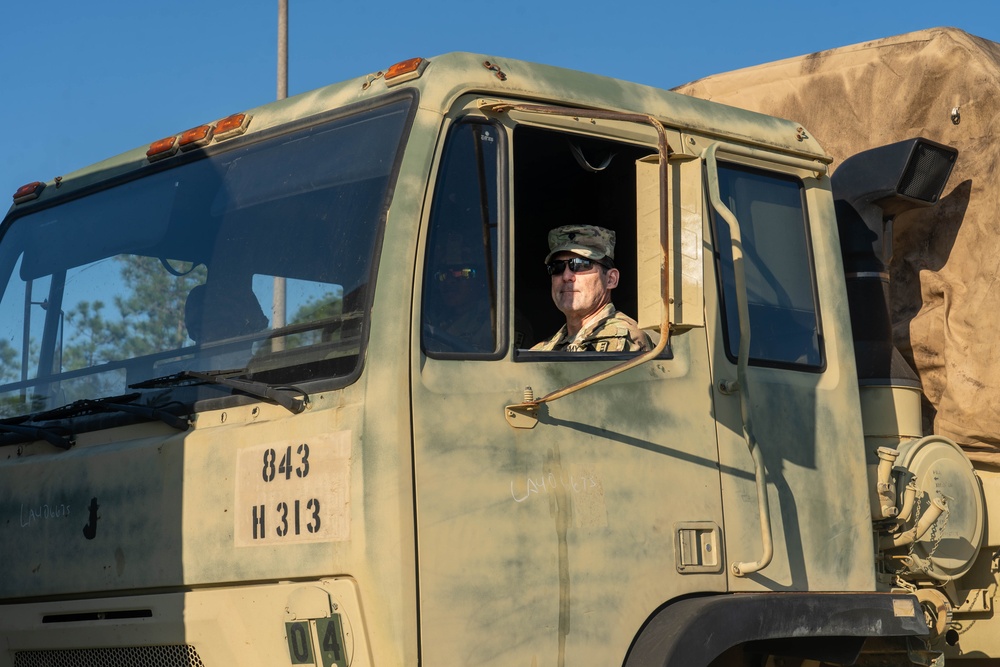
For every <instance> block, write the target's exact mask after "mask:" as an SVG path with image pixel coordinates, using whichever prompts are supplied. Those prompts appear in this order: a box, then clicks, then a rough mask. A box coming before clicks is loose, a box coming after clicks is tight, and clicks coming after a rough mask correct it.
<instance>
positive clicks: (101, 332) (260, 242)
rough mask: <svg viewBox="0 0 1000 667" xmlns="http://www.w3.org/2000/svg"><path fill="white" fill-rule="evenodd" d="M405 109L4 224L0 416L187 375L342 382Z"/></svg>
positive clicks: (362, 315) (162, 174)
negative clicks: (231, 372)
mask: <svg viewBox="0 0 1000 667" xmlns="http://www.w3.org/2000/svg"><path fill="white" fill-rule="evenodd" d="M408 107H409V102H408V101H401V102H395V103H393V104H389V105H386V106H382V107H379V108H377V109H370V110H367V111H364V112H361V113H356V114H353V115H349V116H346V117H342V118H339V119H336V120H333V121H330V122H326V123H323V124H318V125H314V126H311V127H307V128H305V129H300V130H297V131H295V132H292V133H288V134H283V135H281V136H277V137H274V138H271V139H268V140H266V141H258V142H255V143H248V142H244V143H242V144H238V145H237V144H234V145H235V148H233V149H232V150H229V151H226V152H224V153H217V154H215V155H212V156H210V157H206V158H204V159H200V160H197V161H189V162H185V163H183V164H180V165H179V166H176V167H173V168H169V169H166V170H163V171H158V172H155V173H151V174H149V175H147V176H145V177H143V178H139V179H136V180H132V181H129V182H126V183H123V184H120V185H117V186H115V187H112V188H109V189H106V190H101V191H99V192H95V193H94V194H90V195H88V196H85V197H82V198H78V199H74V200H71V201H67V202H65V203H63V204H60V205H57V206H53V207H50V208H47V209H43V210H40V211H38V212H35V213H32V214H29V215H24V216H23V217H20V218H17V219H15V220H13V221H12V222H11V223H10V224H9V226H8V228H7V229H6V232H5V233H4V235H3V236H2V239H0V287H2V289H3V292H2V297H0V417H16V416H19V415H25V414H29V413H33V412H38V411H40V410H46V409H51V408H54V407H58V406H61V405H66V404H68V403H71V402H73V401H77V400H80V399H90V398H98V397H104V396H114V395H116V394H122V393H124V392H126V391H128V386H129V385H133V384H136V383H138V382H142V381H144V380H148V379H150V378H157V377H162V376H166V375H170V374H173V373H178V372H181V371H192V370H193V371H212V370H223V369H241V368H246V369H248V373H249V375H251V376H256V377H258V378H261V379H264V380H265V381H272V382H280V383H291V382H302V381H305V380H310V379H318V378H331V377H348V376H352V375H353V374H354V373H355V371H356V370H357V369H358V366H359V365H360V363H361V348H362V343H363V340H362V332H364V331H367V327H366V317H367V312H368V310H369V309H368V304H369V299H370V296H371V293H372V287H373V285H372V284H371V283H372V280H373V275H372V272H373V266H372V262H373V260H372V258H373V256H374V255H375V250H376V248H375V245H376V243H377V240H378V238H379V231H380V229H381V224H382V219H383V218H384V215H385V212H386V211H387V209H388V196H389V193H390V191H391V176H392V175H393V173H394V165H395V164H396V161H397V157H398V154H399V153H400V148H401V145H402V137H403V132H404V128H405V127H406V121H407V117H408Z"/></svg>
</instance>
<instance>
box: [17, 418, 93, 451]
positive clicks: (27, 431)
mask: <svg viewBox="0 0 1000 667" xmlns="http://www.w3.org/2000/svg"><path fill="white" fill-rule="evenodd" d="M0 431H4V432H6V433H17V434H19V435H26V436H28V437H30V438H34V439H35V440H44V441H45V442H47V443H49V444H51V445H53V446H55V447H58V448H59V449H69V448H70V447H72V446H73V445H75V444H76V439H75V438H74V437H73V436H72V435H68V436H63V435H59V434H58V433H56V432H55V431H52V430H49V429H45V428H39V427H37V426H23V425H21V424H6V423H4V422H0Z"/></svg>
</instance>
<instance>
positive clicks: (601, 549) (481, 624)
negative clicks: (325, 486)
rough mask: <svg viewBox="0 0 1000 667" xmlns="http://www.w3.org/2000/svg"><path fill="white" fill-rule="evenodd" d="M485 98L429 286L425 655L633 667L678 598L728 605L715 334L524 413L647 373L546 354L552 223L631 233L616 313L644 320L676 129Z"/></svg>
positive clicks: (422, 523)
mask: <svg viewBox="0 0 1000 667" xmlns="http://www.w3.org/2000/svg"><path fill="white" fill-rule="evenodd" d="M473 103H474V100H470V104H469V106H468V107H467V108H466V109H463V110H461V111H460V112H457V113H455V114H453V117H452V118H451V119H449V121H448V123H447V130H446V132H445V135H444V140H443V145H442V146H441V147H440V149H439V157H438V160H437V169H436V177H435V180H434V183H433V185H432V187H431V188H430V192H429V193H428V196H429V202H428V205H427V206H426V207H425V211H426V213H425V220H424V227H425V229H424V232H423V233H422V235H421V237H422V243H421V247H420V249H419V252H418V269H417V275H416V280H415V282H416V284H417V288H416V289H415V290H414V293H415V296H414V309H413V311H414V316H413V325H412V327H413V328H412V331H413V339H412V343H411V351H410V354H411V359H412V362H411V364H412V365H411V368H412V402H413V405H412V414H413V434H414V436H413V437H414V443H413V447H414V456H413V460H414V474H415V493H416V499H415V504H416V528H417V543H418V554H417V556H418V558H417V560H418V582H419V618H420V633H421V652H422V656H421V659H422V662H423V663H424V664H429V665H468V664H481V665H512V664H519V665H535V664H538V665H567V664H569V665H572V664H620V663H621V661H622V660H623V658H624V656H625V654H626V652H627V650H628V648H629V645H630V643H631V641H632V639H633V637H634V636H635V634H636V633H637V632H638V630H639V629H640V627H641V625H642V624H643V622H644V621H645V620H646V618H648V616H649V615H650V614H651V613H652V612H653V611H654V610H655V609H656V608H657V607H659V606H660V605H662V604H663V603H664V602H665V601H668V600H670V599H672V598H674V597H676V596H679V595H683V594H685V593H690V592H694V591H721V590H724V589H725V585H726V582H725V574H724V573H723V572H724V554H723V553H721V551H720V549H721V546H722V539H721V534H722V530H723V524H722V512H721V490H720V481H719V470H718V450H717V442H716V434H715V426H714V419H713V417H712V405H711V391H710V388H709V386H708V383H709V381H710V378H711V376H710V370H709V364H708V348H707V342H706V338H705V331H704V329H703V328H696V329H692V330H690V331H688V332H686V333H685V334H682V335H678V336H676V337H675V338H674V339H672V343H671V346H670V348H669V349H668V351H667V352H666V353H664V354H663V355H661V357H659V358H657V359H654V360H653V361H651V362H649V363H647V364H644V365H642V366H639V367H637V368H635V369H633V370H629V371H626V372H624V373H622V374H620V375H617V376H615V377H613V378H611V379H608V380H605V381H603V382H600V383H598V384H597V385H594V386H592V387H589V388H587V389H584V390H581V391H579V392H576V393H574V394H572V395H570V396H567V397H564V398H562V399H560V400H558V401H555V402H553V403H551V404H550V405H547V406H546V407H543V409H542V410H541V412H540V414H539V419H538V424H537V426H535V427H534V428H531V429H518V428H513V427H512V426H511V425H510V424H508V422H507V420H506V419H505V417H504V407H505V406H506V405H510V404H512V403H519V402H521V401H522V399H523V395H524V393H525V392H526V391H527V390H526V387H531V391H533V392H535V394H537V395H541V394H543V393H547V392H549V391H552V390H555V389H558V388H561V387H564V386H566V385H567V384H570V383H572V382H575V381H577V380H580V379H583V378H586V377H589V376H591V375H593V374H594V373H596V372H597V371H600V370H604V369H606V368H608V367H610V366H612V365H614V364H616V363H621V362H622V361H623V360H626V359H628V358H629V355H628V354H622V353H598V352H576V353H551V352H538V351H532V350H530V349H529V348H530V346H531V345H532V344H533V343H534V342H537V341H540V340H544V339H546V338H548V337H549V336H550V335H551V334H552V333H554V332H555V330H556V329H557V328H558V327H559V326H560V325H561V323H562V322H561V321H560V318H561V315H560V313H559V312H558V311H557V310H556V309H555V307H554V305H553V304H552V301H551V297H550V284H551V279H550V277H549V276H548V275H547V274H546V271H545V266H544V258H545V256H546V254H547V253H548V247H547V243H546V237H547V234H548V231H549V230H550V229H551V228H553V227H556V226H559V225H562V224H568V223H572V222H586V223H588V224H598V225H601V226H605V227H607V228H610V229H613V230H614V231H616V232H617V236H618V243H617V249H616V263H617V266H618V267H619V268H620V271H621V273H622V275H623V280H622V283H623V284H622V286H621V287H620V288H619V289H618V290H616V292H615V295H614V299H615V303H616V305H617V306H618V308H619V309H620V310H622V311H625V312H628V311H632V312H633V313H634V312H635V308H636V305H637V301H638V299H639V294H638V291H639V288H638V287H637V281H636V279H635V276H636V273H637V267H636V260H635V256H636V252H637V243H636V215H637V214H636V176H635V173H636V164H635V163H636V161H637V160H640V159H642V158H644V157H646V156H648V155H650V154H651V153H655V152H656V138H655V134H654V133H653V132H652V131H648V132H647V131H646V130H645V129H642V128H640V129H637V128H636V126H635V125H632V124H627V123H603V124H592V123H589V122H587V123H584V122H579V121H568V120H567V121H565V122H563V121H555V120H552V121H548V123H549V124H548V125H546V126H542V125H540V124H539V123H540V121H538V120H537V119H530V118H521V117H518V116H517V115H515V114H513V113H512V114H503V115H499V116H497V115H493V116H484V115H482V114H480V113H477V111H476V110H475V107H474V106H473ZM584 128H586V130H584Z"/></svg>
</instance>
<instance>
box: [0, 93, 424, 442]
mask: <svg viewBox="0 0 1000 667" xmlns="http://www.w3.org/2000/svg"><path fill="white" fill-rule="evenodd" d="M401 102H402V103H405V108H403V109H402V111H403V114H404V117H403V120H402V124H401V127H400V135H399V142H398V145H397V146H396V147H395V152H394V154H393V156H392V163H391V164H390V165H388V170H387V177H386V178H387V181H386V185H385V191H384V195H383V197H382V200H381V202H380V203H379V204H378V206H377V208H376V209H375V210H376V211H377V218H376V219H375V220H374V225H375V226H374V229H373V230H372V234H371V239H372V248H371V256H370V261H369V265H368V272H367V288H366V290H365V294H364V296H363V298H362V299H361V300H360V302H359V305H360V307H361V308H362V309H363V311H362V312H364V313H371V312H372V304H373V300H374V296H375V289H376V279H377V275H378V271H379V266H380V258H381V253H382V246H383V242H384V237H385V226H386V221H387V217H388V211H389V210H390V208H391V202H392V200H393V197H394V194H395V189H396V186H397V182H398V178H399V174H400V170H401V164H402V160H403V158H404V155H405V152H406V147H407V145H408V142H409V138H410V133H411V131H412V129H413V123H414V119H415V116H416V113H417V110H418V108H419V99H418V94H417V91H416V90H415V89H402V90H398V91H393V92H392V93H390V94H387V95H383V96H379V97H378V98H375V99H372V100H367V101H363V102H360V103H356V104H350V105H347V106H344V107H340V108H337V109H332V110H329V111H325V112H321V113H318V114H314V115H311V116H308V117H305V118H300V119H296V120H293V121H290V122H287V123H283V124H280V125H276V126H274V127H269V128H266V129H264V130H262V131H259V132H255V133H252V134H248V135H244V136H241V137H235V138H232V139H228V140H226V141H225V142H222V143H219V144H210V145H208V146H206V147H202V148H198V149H195V150H192V151H190V152H187V153H181V154H178V155H176V156H174V157H172V158H170V159H166V160H160V161H156V162H153V163H148V164H143V165H141V166H138V167H136V168H134V169H131V170H130V171H128V172H127V173H122V174H116V175H114V176H111V177H109V178H107V179H105V180H101V181H99V182H95V183H91V184H87V185H84V186H82V187H79V188H78V189H72V190H70V189H68V188H67V191H65V192H63V193H57V194H56V195H55V196H52V197H51V198H45V199H43V200H42V201H38V202H31V203H28V204H26V205H24V204H22V205H17V206H14V207H13V208H12V209H11V210H10V211H9V212H8V214H7V215H6V217H5V218H4V219H3V220H2V221H0V243H3V241H4V239H5V238H7V236H8V234H9V232H10V230H11V228H12V226H13V225H14V224H15V223H16V222H17V221H18V220H20V219H21V218H24V217H25V216H29V215H34V214H37V213H39V212H42V211H45V210H46V209H51V208H54V207H57V206H63V205H65V204H67V203H69V202H72V201H75V200H78V199H82V198H85V197H88V196H92V195H94V194H96V193H99V192H104V191H107V190H111V189H113V188H116V187H119V186H122V185H124V184H127V183H132V182H135V181H139V180H140V179H144V178H148V177H150V176H153V175H155V174H159V173H162V172H165V171H169V170H173V169H176V168H179V167H183V166H184V165H188V164H191V163H193V162H197V161H200V160H204V159H206V158H208V157H211V156H214V155H219V154H223V153H228V152H231V151H236V150H239V149H244V148H247V147H249V146H252V145H254V144H258V143H263V142H267V141H270V140H273V139H276V138H280V137H281V136H284V135H289V134H293V133H295V132H298V131H302V130H308V129H310V128H314V127H317V126H321V125H324V124H326V123H330V122H335V121H338V120H341V119H344V118H348V117H350V116H353V115H358V114H363V113H365V112H368V111H371V110H375V109H378V108H380V107H386V106H390V105H393V104H398V103H401ZM260 115H261V116H263V113H261V114H260ZM83 178H86V177H85V176H84V177H83ZM69 183H71V182H69ZM69 183H66V182H64V186H65V184H69ZM54 189H55V188H53V190H54ZM361 320H362V322H361V327H360V332H359V338H358V346H359V351H358V357H357V361H356V363H354V364H353V370H350V371H349V372H345V373H342V374H337V375H334V376H327V377H316V378H314V377H308V378H307V379H304V380H301V381H296V382H295V384H296V386H299V385H301V386H302V387H304V388H307V389H308V391H310V392H312V391H323V390H328V389H335V388H340V387H344V386H347V385H350V384H353V383H354V382H356V381H357V380H358V378H359V377H360V376H361V374H362V373H363V371H364V367H365V362H366V356H367V344H368V340H369V336H370V326H371V321H370V317H367V316H366V317H363V318H361ZM289 326H294V325H289ZM115 363H117V362H115ZM317 363H322V362H321V361H313V362H309V363H308V364H307V365H315V364H317ZM96 367H97V366H95V367H92V368H96ZM293 367H294V365H293ZM280 370H282V369H281V368H279V369H277V370H270V371H262V372H259V373H255V374H254V373H246V374H244V375H243V376H242V377H245V378H246V379H250V380H253V379H258V380H262V381H264V382H268V381H269V380H270V378H268V377H267V376H268V375H274V374H277V375H280V373H279V372H278V371H280ZM79 372H82V369H81V370H80V371H63V373H62V374H61V375H66V374H74V373H79ZM321 372H322V371H321ZM254 375H256V378H255V377H254ZM273 381H274V382H275V383H277V384H282V381H281V379H280V377H279V378H275V379H274V380H273ZM21 383H22V382H21V381H14V382H12V383H7V384H9V385H11V388H13V389H16V385H19V384H21ZM219 389H220V387H219V386H218V385H211V386H201V387H197V388H195V387H190V386H187V387H184V388H180V387H178V388H177V390H176V391H171V392H169V393H170V394H172V396H171V400H170V403H171V404H172V409H171V410H170V411H171V412H174V413H178V414H181V413H189V412H200V411H204V410H210V409H217V408H220V407H224V406H228V405H234V404H243V403H249V402H255V401H256V400H259V399H254V398H252V397H250V396H246V395H242V394H239V393H233V392H232V391H231V390H229V389H226V390H225V392H226V393H227V395H220V391H219ZM142 393H144V394H147V393H148V394H153V393H155V394H159V395H162V394H163V393H164V391H163V389H159V390H156V391H150V390H146V391H143V392H142ZM90 398H93V399H99V398H102V397H99V396H93V397H90ZM141 402H145V401H144V399H141ZM178 402H179V403H181V404H182V405H178V404H177V403H178ZM51 411H52V409H51V406H50V407H46V408H44V409H41V410H30V411H29V412H26V413H23V414H20V415H17V416H11V417H8V418H5V419H3V420H2V421H9V422H11V423H12V424H15V423H17V424H19V423H23V422H25V421H30V420H31V418H32V416H33V415H44V414H45V413H47V412H51ZM121 418H122V420H123V422H124V423H128V422H134V421H145V420H143V419H136V418H135V415H131V416H129V415H122V416H121ZM58 421H62V420H58ZM71 421H73V422H74V426H73V429H72V430H73V431H75V432H79V431H80V430H81V429H82V430H92V429H91V428H88V427H86V426H85V422H89V421H95V420H91V419H87V418H86V416H83V417H75V418H73V419H72V420H71ZM96 421H97V422H99V425H96V426H95V427H94V428H105V427H107V426H108V424H107V421H108V415H107V414H103V415H101V418H100V419H98V420H96ZM116 421H117V420H116ZM77 422H79V423H77ZM6 435H7V437H4V436H5V434H0V444H4V443H5V441H7V439H8V437H11V434H6ZM13 438H14V439H16V440H19V441H22V442H23V441H24V438H21V437H17V436H13ZM29 439H30V438H29Z"/></svg>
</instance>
